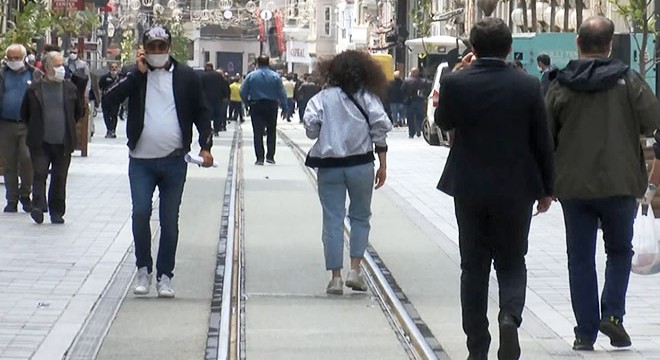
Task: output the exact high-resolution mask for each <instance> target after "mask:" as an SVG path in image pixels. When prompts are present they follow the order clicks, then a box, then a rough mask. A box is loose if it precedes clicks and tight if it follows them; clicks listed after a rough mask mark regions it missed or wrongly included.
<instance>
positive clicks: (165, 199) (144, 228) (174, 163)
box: [128, 155, 188, 279]
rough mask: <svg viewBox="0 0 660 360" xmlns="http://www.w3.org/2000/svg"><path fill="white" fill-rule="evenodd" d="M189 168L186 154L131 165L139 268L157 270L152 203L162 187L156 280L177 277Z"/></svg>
mask: <svg viewBox="0 0 660 360" xmlns="http://www.w3.org/2000/svg"><path fill="white" fill-rule="evenodd" d="M187 171H188V165H187V164H186V162H185V160H184V159H183V155H177V156H169V157H164V158H160V159H135V158H131V159H130V161H129V164H128V178H129V180H130V185H131V199H132V201H133V239H134V242H135V258H136V263H135V264H136V265H137V267H138V268H141V267H145V266H146V267H147V270H148V272H149V273H151V272H152V270H153V259H152V258H151V229H150V227H149V220H150V219H151V200H152V198H153V194H154V190H155V189H156V186H158V192H159V197H160V207H159V210H158V213H159V218H160V245H159V249H158V259H157V261H156V278H157V279H160V276H161V275H163V274H164V275H167V276H168V277H169V278H172V277H173V276H174V275H173V273H172V271H173V270H174V258H175V256H176V246H177V242H178V238H179V206H180V205H181V196H182V195H183V185H184V184H185V182H186V173H187Z"/></svg>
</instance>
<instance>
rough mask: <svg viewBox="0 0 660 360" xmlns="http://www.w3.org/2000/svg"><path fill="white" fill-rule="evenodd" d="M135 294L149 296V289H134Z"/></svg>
mask: <svg viewBox="0 0 660 360" xmlns="http://www.w3.org/2000/svg"><path fill="white" fill-rule="evenodd" d="M133 294H134V295H149V289H146V290H138V289H133Z"/></svg>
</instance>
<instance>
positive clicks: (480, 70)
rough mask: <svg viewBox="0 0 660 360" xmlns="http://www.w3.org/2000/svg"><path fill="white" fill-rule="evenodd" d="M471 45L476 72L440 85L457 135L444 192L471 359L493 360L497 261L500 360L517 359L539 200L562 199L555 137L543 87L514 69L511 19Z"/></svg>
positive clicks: (487, 26) (446, 121)
mask: <svg viewBox="0 0 660 360" xmlns="http://www.w3.org/2000/svg"><path fill="white" fill-rule="evenodd" d="M470 43H471V44H472V46H473V51H474V56H473V55H472V54H468V55H467V56H466V57H464V59H463V61H464V62H466V63H470V65H469V66H467V67H466V68H464V69H463V70H461V71H458V72H452V73H450V74H447V75H445V76H443V77H442V79H441V80H440V84H441V85H440V94H439V104H438V107H437V108H436V111H435V122H436V124H437V125H438V126H440V128H442V129H443V130H445V131H449V130H455V133H454V139H453V144H452V147H451V150H450V152H449V157H448V159H447V164H446V166H445V169H444V171H443V173H442V178H441V179H440V182H439V184H438V189H439V190H441V191H443V192H445V193H447V194H449V195H451V196H453V197H454V204H455V210H456V219H457V222H458V233H459V235H458V237H459V239H458V241H459V249H460V255H461V307H462V311H463V314H462V315H463V330H464V331H465V334H466V335H467V348H468V350H469V352H470V356H469V358H468V359H470V360H486V359H487V358H488V348H489V347H490V341H491V337H490V333H489V332H488V317H487V311H488V309H487V308H488V282H489V273H490V268H491V264H492V263H493V262H494V265H495V271H496V273H497V281H498V283H499V289H500V291H499V295H500V297H499V307H500V311H499V315H498V321H499V335H500V342H499V343H500V348H499V351H498V359H500V360H517V359H519V358H520V343H519V340H518V327H520V324H521V323H522V312H523V308H524V307H525V292H526V289H527V270H526V266H525V255H526V254H527V247H528V239H527V237H528V234H529V227H530V222H531V219H532V206H533V205H534V201H535V200H538V206H537V211H538V212H545V211H547V210H548V208H549V207H550V204H551V202H552V195H553V192H554V191H553V178H554V176H553V173H554V169H553V152H552V150H553V149H552V139H551V137H550V129H549V127H548V121H547V115H546V111H545V104H544V102H543V97H542V96H541V84H540V83H539V81H538V80H537V79H536V78H535V77H533V76H531V75H528V74H525V73H524V72H522V71H518V70H516V69H513V68H511V67H509V66H508V65H507V63H506V60H505V59H506V57H507V55H508V54H509V52H510V50H511V44H512V35H511V31H510V30H509V27H508V26H507V25H506V24H505V23H504V21H502V20H501V19H499V18H485V19H483V20H480V21H479V22H477V24H476V25H474V26H473V27H472V30H471V31H470ZM475 56H476V57H477V60H474V57H475ZM511 94H517V95H516V96H511Z"/></svg>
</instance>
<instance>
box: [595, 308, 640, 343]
mask: <svg viewBox="0 0 660 360" xmlns="http://www.w3.org/2000/svg"><path fill="white" fill-rule="evenodd" d="M598 330H600V332H602V333H603V334H605V335H607V336H608V337H609V338H610V344H611V345H612V346H614V347H617V348H624V347H629V346H632V341H630V335H628V333H627V332H626V329H624V328H623V321H621V319H619V318H617V317H615V316H610V317H608V318H606V319H602V320H601V321H600V325H599V326H598Z"/></svg>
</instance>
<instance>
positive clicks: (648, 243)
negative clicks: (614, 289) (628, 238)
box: [632, 206, 660, 275]
mask: <svg viewBox="0 0 660 360" xmlns="http://www.w3.org/2000/svg"><path fill="white" fill-rule="evenodd" d="M632 244H633V251H634V252H635V254H634V255H633V258H632V272H634V273H635V274H639V275H651V274H655V273H658V272H660V242H658V238H657V237H656V233H655V216H654V215H653V209H651V207H649V210H648V212H647V214H646V215H644V214H643V213H642V207H641V206H640V207H639V209H638V210H637V217H636V218H635V225H634V234H633V240H632Z"/></svg>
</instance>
